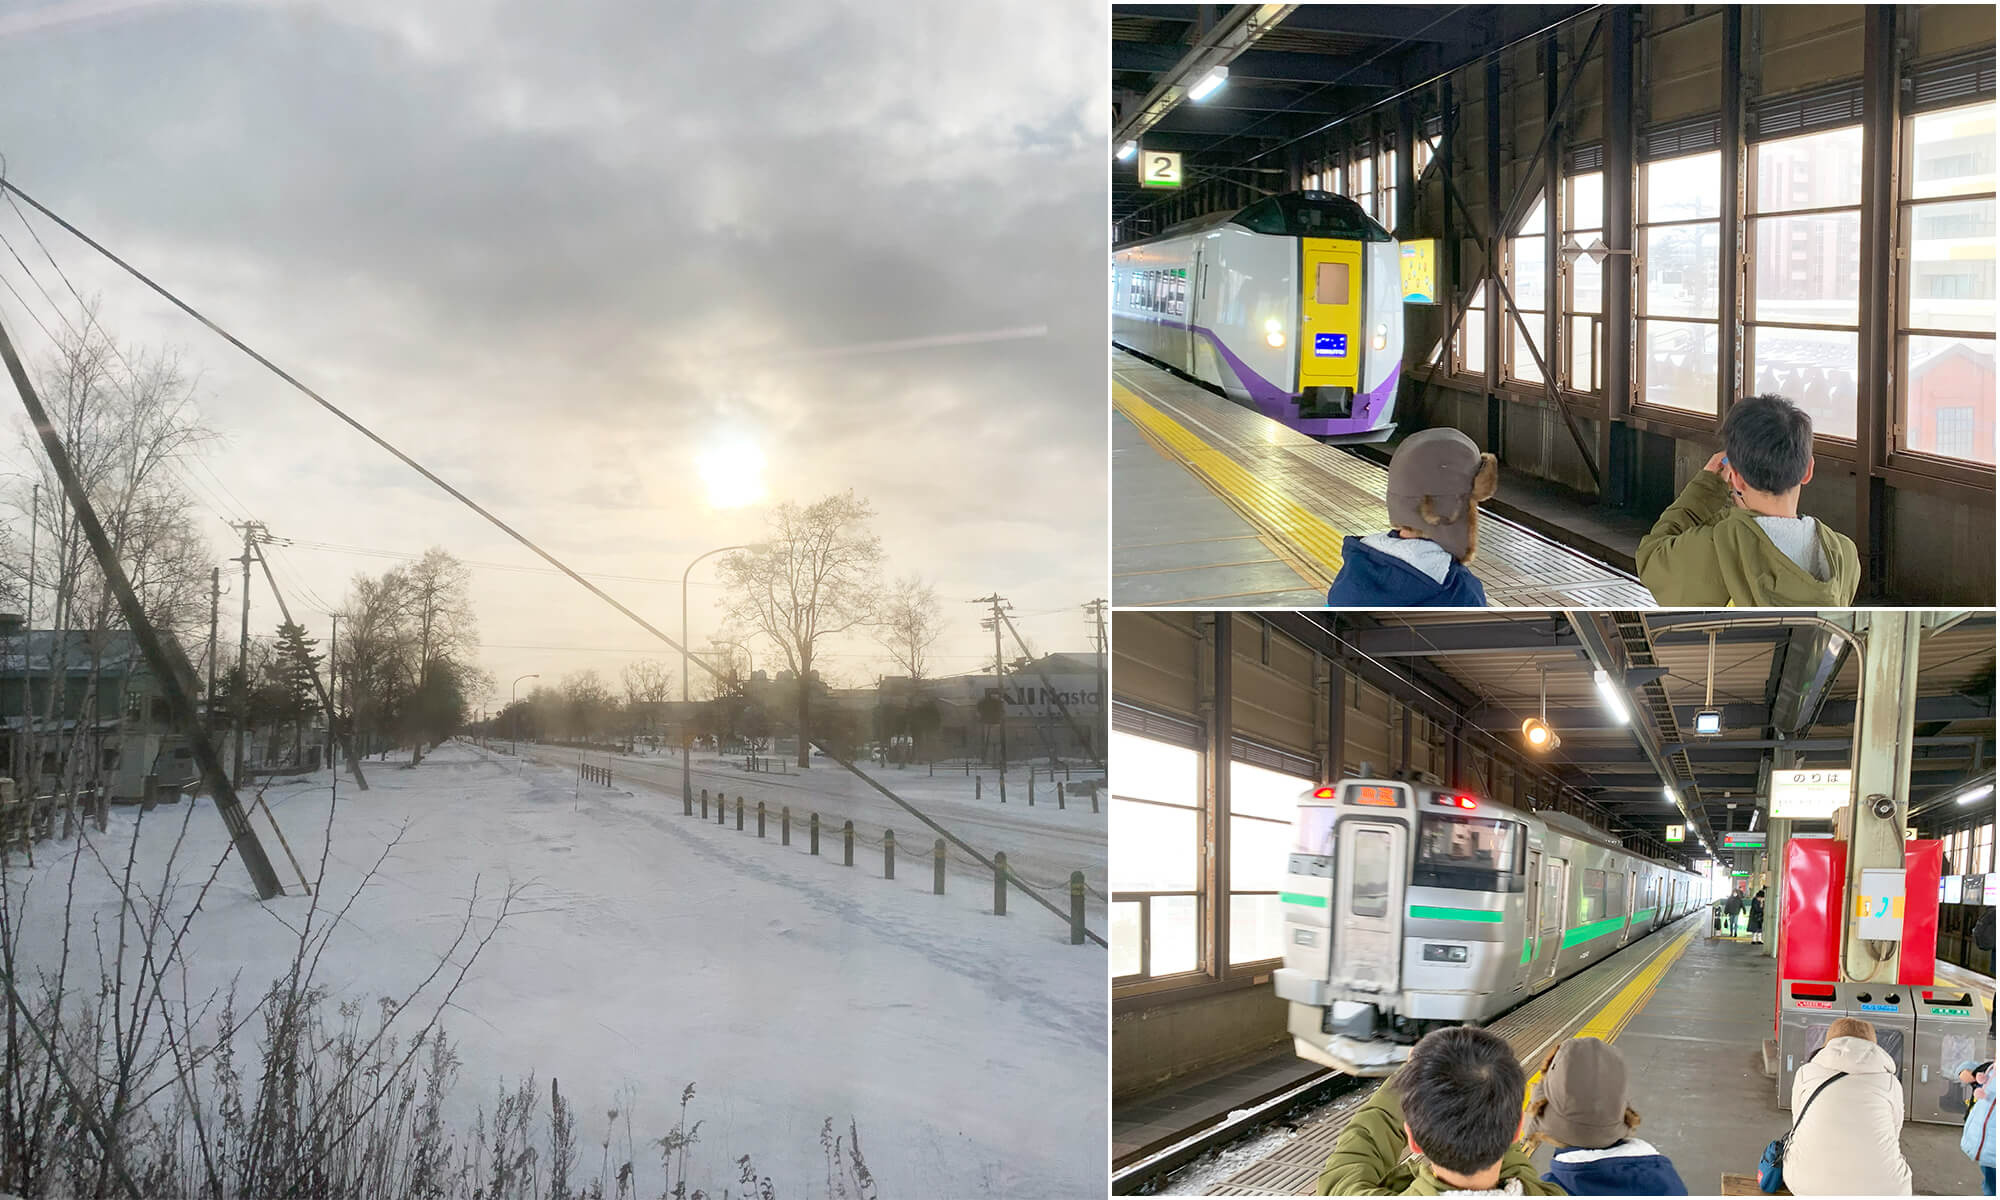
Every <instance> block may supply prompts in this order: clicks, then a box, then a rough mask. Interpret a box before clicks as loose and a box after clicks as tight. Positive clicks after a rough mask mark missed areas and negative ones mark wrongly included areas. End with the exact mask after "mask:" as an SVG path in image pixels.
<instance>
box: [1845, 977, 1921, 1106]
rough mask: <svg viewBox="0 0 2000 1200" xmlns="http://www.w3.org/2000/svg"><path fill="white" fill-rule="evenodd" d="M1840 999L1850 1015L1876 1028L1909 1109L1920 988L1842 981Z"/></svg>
mask: <svg viewBox="0 0 2000 1200" xmlns="http://www.w3.org/2000/svg"><path fill="white" fill-rule="evenodd" d="M1836 986H1838V987H1839V988H1840V991H1841V999H1842V1000H1843V1001H1845V1005H1844V1006H1845V1008H1846V1009H1847V1015H1848V1016H1850V1017H1856V1018H1859V1019H1860V1020H1863V1021H1866V1022H1868V1023H1869V1024H1870V1025H1873V1026H1874V1027H1875V1044H1876V1045H1878V1046H1880V1047H1882V1049H1883V1051H1884V1052H1886V1053H1887V1054H1888V1055H1889V1057H1890V1058H1891V1059H1894V1060H1895V1063H1896V1079H1897V1081H1898V1082H1900V1083H1901V1084H1902V1085H1903V1111H1904V1112H1905V1113H1908V1112H1909V1111H1910V1077H1911V1076H1912V1075H1913V1074H1914V1073H1915V1072H1914V1070H1913V1067H1914V1065H1915V1058H1916V1041H1917V989H1916V988H1912V987H1905V986H1904V985H1902V984H1900V983H1894V982H1890V983H1843V984H1838V985H1836Z"/></svg>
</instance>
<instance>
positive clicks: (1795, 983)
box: [1778, 979, 1851, 1108]
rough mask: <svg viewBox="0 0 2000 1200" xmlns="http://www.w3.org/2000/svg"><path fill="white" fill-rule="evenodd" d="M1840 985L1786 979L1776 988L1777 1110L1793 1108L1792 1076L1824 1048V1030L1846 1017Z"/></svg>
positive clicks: (1844, 1002)
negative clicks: (1801, 1065)
mask: <svg viewBox="0 0 2000 1200" xmlns="http://www.w3.org/2000/svg"><path fill="white" fill-rule="evenodd" d="M1841 986H1842V985H1840V984H1837V983H1824V982H1818V981H1815V980H1809V979H1787V980H1784V981H1783V982H1781V983H1780V984H1779V986H1778V1107H1779V1108H1790V1107H1791V1106H1792V1077H1793V1076H1795V1075H1797V1074H1798V1073H1799V1066H1800V1064H1802V1063H1804V1062H1806V1061H1807V1060H1809V1059H1811V1058H1812V1056H1813V1055H1814V1054H1816V1053H1818V1052H1819V1048H1820V1047H1821V1046H1824V1045H1826V1028H1827V1026H1829V1025H1831V1024H1833V1023H1834V1021H1835V1020H1836V1019H1838V1018H1840V1017H1845V1016H1849V1015H1851V1014H1849V1013H1848V1011H1847V1001H1846V999H1845V998H1844V997H1843V996H1842V995H1841V993H1840V989H1841Z"/></svg>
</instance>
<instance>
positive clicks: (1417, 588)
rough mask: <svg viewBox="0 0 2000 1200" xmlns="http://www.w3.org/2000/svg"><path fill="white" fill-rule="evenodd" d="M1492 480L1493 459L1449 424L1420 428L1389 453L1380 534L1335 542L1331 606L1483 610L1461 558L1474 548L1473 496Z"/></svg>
mask: <svg viewBox="0 0 2000 1200" xmlns="http://www.w3.org/2000/svg"><path fill="white" fill-rule="evenodd" d="M1499 483H1500V462H1499V460H1498V459H1496V458H1494V457H1493V456H1492V455H1491V454H1481V453H1480V452H1479V447H1478V446H1477V445H1475V444H1474V443H1473V440H1472V439H1471V438H1469V437H1467V436H1465V435H1464V434H1463V433H1460V432H1459V431H1458V430H1456V429H1426V430H1424V431H1423V432H1421V433H1415V434H1412V435H1410V436H1409V437H1408V438H1405V439H1404V440H1403V444H1402V445H1400V446H1398V447H1396V453H1395V454H1394V455H1393V456H1391V457H1390V459H1389V487H1388V496H1387V497H1386V499H1387V501H1388V507H1389V520H1390V522H1391V524H1392V525H1393V526H1394V527H1393V528H1391V529H1390V530H1388V531H1387V532H1386V533H1377V534H1371V535H1369V536H1368V537H1365V538H1358V537H1349V538H1346V539H1343V541H1342V542H1341V549H1340V554H1341V563H1340V574H1339V575H1338V576H1336V577H1335V578H1334V581H1333V586H1332V587H1331V588H1329V589H1327V593H1326V602H1327V605H1328V607H1331V608H1415V607H1449V608H1484V607H1485V606H1486V589H1485V588H1484V587H1482V586H1481V585H1480V582H1479V578H1478V576H1476V575H1474V574H1473V573H1472V572H1471V571H1470V570H1468V569H1467V567H1466V564H1467V563H1470V562H1471V561H1472V560H1473V557H1474V556H1475V555H1477V554H1478V553H1479V502H1480V501H1481V500H1485V499H1487V498H1488V497H1490V496H1492V495H1493V493H1494V491H1495V489H1496V488H1498V486H1499Z"/></svg>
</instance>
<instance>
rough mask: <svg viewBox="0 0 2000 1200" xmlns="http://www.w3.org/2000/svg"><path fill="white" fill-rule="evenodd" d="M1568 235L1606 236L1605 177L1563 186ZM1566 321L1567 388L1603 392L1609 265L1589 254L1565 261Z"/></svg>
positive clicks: (1583, 239) (1580, 239)
mask: <svg viewBox="0 0 2000 1200" xmlns="http://www.w3.org/2000/svg"><path fill="white" fill-rule="evenodd" d="M1562 224H1563V231H1564V232H1565V233H1566V234H1568V235H1569V236H1571V237H1574V238H1575V239H1576V241H1577V244H1578V245H1582V246H1588V245H1590V244H1591V242H1593V241H1595V240H1597V239H1598V238H1601V237H1603V236H1604V172H1602V171H1592V172H1589V173H1588V174H1584V175H1573V176H1571V177H1569V178H1568V179H1565V180H1564V181H1563V223H1562ZM1566 257H1567V261H1568V266H1567V268H1566V269H1565V275H1564V279H1563V305H1562V312H1563V320H1564V321H1565V322H1566V323H1567V328H1568V331H1569V362H1568V364H1567V369H1566V370H1565V372H1564V374H1563V383H1564V385H1565V386H1567V387H1568V388H1569V389H1570V390H1571V391H1573V392H1595V391H1599V390H1601V389H1602V388H1603V387H1604V368H1603V363H1602V359H1603V357H1604V264H1603V263H1600V262H1594V261H1592V260H1591V258H1590V256H1589V255H1587V254H1577V255H1570V256H1566Z"/></svg>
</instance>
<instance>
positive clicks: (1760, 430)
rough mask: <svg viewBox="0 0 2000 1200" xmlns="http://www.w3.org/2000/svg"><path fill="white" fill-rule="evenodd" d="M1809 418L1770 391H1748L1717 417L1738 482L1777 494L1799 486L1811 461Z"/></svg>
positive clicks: (1724, 451)
mask: <svg viewBox="0 0 2000 1200" xmlns="http://www.w3.org/2000/svg"><path fill="white" fill-rule="evenodd" d="M1812 447H1813V427H1812V417H1810V416H1808V415H1807V414H1806V411H1805V410H1804V409H1802V408H1800V407H1799V406H1798V405H1796V404H1793V403H1792V402H1791V401H1790V400H1787V399H1785V398H1784V397H1783V396H1780V395H1777V394H1776V393H1772V392H1767V393H1765V394H1763V395H1761V396H1749V397H1746V398H1744V399H1742V400H1738V401H1737V402H1736V403H1735V404H1734V405H1731V406H1730V409H1729V415H1728V416H1726V417H1724V418H1722V449H1723V453H1725V454H1727V455H1728V456H1729V465H1730V466H1732V467H1734V468H1736V473H1737V474H1738V475H1741V476H1742V477H1743V482H1745V483H1747V484H1749V485H1750V486H1751V487H1753V488H1756V489H1757V490H1758V491H1760V492H1769V493H1772V494H1773V495H1781V494H1783V493H1785V492H1789V491H1791V490H1792V489H1793V488H1795V487H1797V486H1799V483H1800V482H1801V481H1802V480H1804V479H1805V477H1806V468H1807V467H1809V466H1810V465H1811V464H1812Z"/></svg>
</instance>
